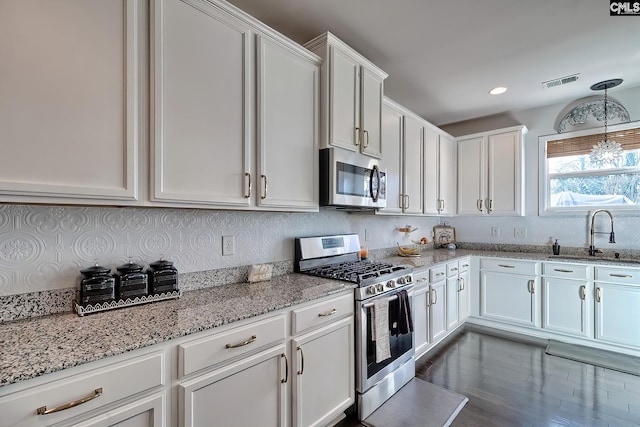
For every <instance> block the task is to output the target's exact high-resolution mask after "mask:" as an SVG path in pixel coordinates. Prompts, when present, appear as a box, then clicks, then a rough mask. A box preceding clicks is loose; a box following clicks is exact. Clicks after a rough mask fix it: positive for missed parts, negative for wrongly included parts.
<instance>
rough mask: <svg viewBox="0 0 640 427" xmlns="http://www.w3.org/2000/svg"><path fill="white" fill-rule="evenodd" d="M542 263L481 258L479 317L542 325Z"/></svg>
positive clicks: (515, 323)
mask: <svg viewBox="0 0 640 427" xmlns="http://www.w3.org/2000/svg"><path fill="white" fill-rule="evenodd" d="M538 271H539V264H538V263H536V262H531V261H519V260H518V261H514V260H508V259H500V258H483V259H482V260H480V316H481V317H483V318H486V319H490V320H497V321H500V322H506V323H509V324H512V325H518V326H528V327H536V328H537V327H539V326H540V292H539V289H538V283H539V273H538Z"/></svg>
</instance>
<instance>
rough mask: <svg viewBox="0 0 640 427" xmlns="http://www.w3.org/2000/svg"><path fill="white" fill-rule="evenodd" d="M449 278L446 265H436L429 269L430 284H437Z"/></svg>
mask: <svg viewBox="0 0 640 427" xmlns="http://www.w3.org/2000/svg"><path fill="white" fill-rule="evenodd" d="M446 276H447V266H446V265H445V264H442V265H436V266H435V267H431V268H430V269H429V282H432V283H433V282H437V281H439V280H442V279H444V278H445V277H446Z"/></svg>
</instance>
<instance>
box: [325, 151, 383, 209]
mask: <svg viewBox="0 0 640 427" xmlns="http://www.w3.org/2000/svg"><path fill="white" fill-rule="evenodd" d="M386 182H387V178H386V173H385V170H384V168H383V167H382V166H381V165H380V163H379V162H378V160H377V159H374V158H371V157H368V156H365V155H363V154H360V153H354V152H351V151H348V150H340V149H336V148H325V149H323V150H320V203H321V204H322V205H327V206H345V207H357V208H384V207H386V206H387V184H386Z"/></svg>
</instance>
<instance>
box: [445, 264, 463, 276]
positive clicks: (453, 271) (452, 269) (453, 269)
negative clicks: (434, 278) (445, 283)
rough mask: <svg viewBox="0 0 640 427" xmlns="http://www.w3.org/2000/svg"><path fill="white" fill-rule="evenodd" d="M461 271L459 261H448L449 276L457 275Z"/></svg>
mask: <svg viewBox="0 0 640 427" xmlns="http://www.w3.org/2000/svg"><path fill="white" fill-rule="evenodd" d="M459 272H460V265H459V264H458V261H455V262H449V263H447V277H451V276H456V275H457V274H458V273H459Z"/></svg>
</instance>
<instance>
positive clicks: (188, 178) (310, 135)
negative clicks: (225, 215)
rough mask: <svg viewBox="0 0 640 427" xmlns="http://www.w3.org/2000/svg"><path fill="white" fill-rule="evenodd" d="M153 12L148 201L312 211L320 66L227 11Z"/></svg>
mask: <svg viewBox="0 0 640 427" xmlns="http://www.w3.org/2000/svg"><path fill="white" fill-rule="evenodd" d="M153 6H154V14H153V23H154V24H153V37H152V40H153V44H154V46H153V54H154V55H153V56H154V63H153V75H154V83H153V107H154V115H153V117H154V123H153V139H152V152H151V154H152V161H151V165H152V177H153V186H152V191H151V195H150V198H151V201H152V202H155V204H160V205H163V204H168V205H184V206H195V207H219V208H255V207H262V208H266V209H274V210H280V209H281V210H317V209H318V203H317V197H318V196H317V188H316V187H317V165H316V164H317V153H316V151H317V115H318V107H317V106H318V70H319V63H320V60H319V58H317V57H316V56H315V55H313V54H310V53H309V52H306V51H305V50H304V49H302V48H301V47H299V46H296V45H294V44H293V43H292V42H290V41H288V40H286V39H284V38H283V37H281V36H279V35H277V34H275V33H271V32H269V30H268V28H267V27H264V26H263V25H262V24H260V23H258V22H257V21H254V20H252V19H251V18H250V17H249V16H248V15H245V14H244V13H242V12H241V11H239V10H237V9H235V8H233V7H231V6H229V5H227V4H226V3H218V2H205V1H202V0H156V1H155V2H154V3H153ZM265 32H266V33H267V34H264V33H265ZM256 103H257V106H256ZM254 111H257V115H258V117H257V118H256V117H254ZM255 123H257V125H258V126H257V129H256V126H255Z"/></svg>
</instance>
